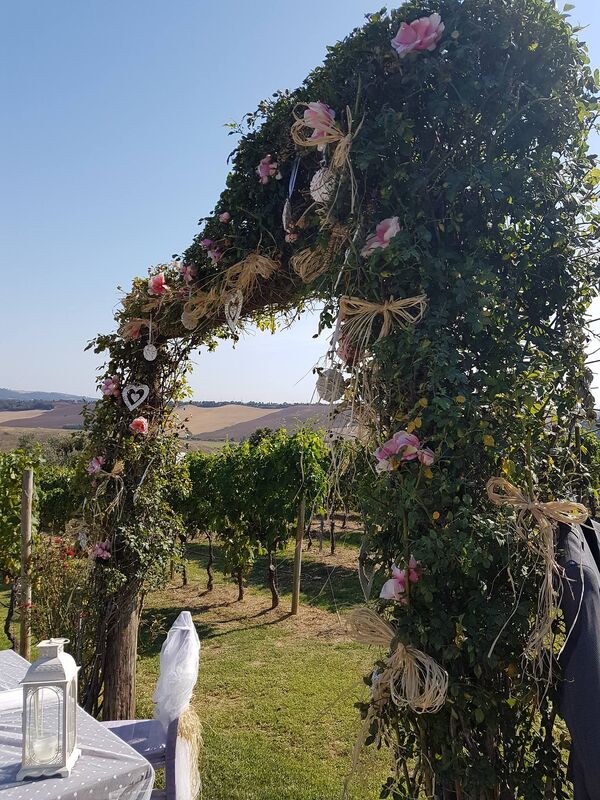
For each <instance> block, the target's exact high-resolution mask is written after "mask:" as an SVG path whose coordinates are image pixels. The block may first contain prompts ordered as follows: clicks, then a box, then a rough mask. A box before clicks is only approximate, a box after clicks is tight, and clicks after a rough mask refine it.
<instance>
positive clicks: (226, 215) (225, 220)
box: [219, 211, 231, 225]
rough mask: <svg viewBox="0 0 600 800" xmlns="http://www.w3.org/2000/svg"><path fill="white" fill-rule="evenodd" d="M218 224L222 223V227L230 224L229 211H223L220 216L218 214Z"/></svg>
mask: <svg viewBox="0 0 600 800" xmlns="http://www.w3.org/2000/svg"><path fill="white" fill-rule="evenodd" d="M219 222H222V223H223V225H227V224H228V223H229V222H231V214H230V213H229V211H223V213H222V214H219Z"/></svg>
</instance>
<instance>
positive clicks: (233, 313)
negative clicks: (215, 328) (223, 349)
mask: <svg viewBox="0 0 600 800" xmlns="http://www.w3.org/2000/svg"><path fill="white" fill-rule="evenodd" d="M243 302H244V295H243V293H242V290H241V289H237V290H236V291H235V292H232V294H230V295H229V297H228V298H227V300H226V302H225V319H226V321H227V324H228V325H229V330H230V331H231V332H232V333H233V335H234V336H237V324H238V322H239V319H240V315H241V313H242V305H243Z"/></svg>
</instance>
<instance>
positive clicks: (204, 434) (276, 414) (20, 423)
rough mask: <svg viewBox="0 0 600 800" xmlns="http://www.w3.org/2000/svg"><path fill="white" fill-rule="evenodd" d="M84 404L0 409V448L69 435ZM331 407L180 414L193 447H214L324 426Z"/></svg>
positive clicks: (188, 409) (228, 408)
mask: <svg viewBox="0 0 600 800" xmlns="http://www.w3.org/2000/svg"><path fill="white" fill-rule="evenodd" d="M82 409H83V403H79V402H69V401H62V400H61V401H57V402H56V403H54V406H53V408H52V409H50V410H48V411H42V410H38V409H35V410H31V409H30V410H26V411H21V410H19V411H0V450H2V451H6V450H10V449H12V448H14V447H16V446H17V444H18V442H19V439H20V438H21V437H23V436H27V437H29V438H33V439H34V440H35V441H45V440H46V439H48V438H49V437H51V436H56V435H59V434H62V435H65V436H68V435H69V433H70V432H71V431H73V430H77V429H80V428H81V427H82V425H83V419H82V416H81V413H82ZM327 411H328V407H327V406H325V405H316V404H308V403H306V404H302V403H300V404H298V405H292V406H286V407H284V408H283V407H282V408H277V407H275V408H256V407H255V406H247V405H244V404H243V403H228V404H223V405H221V406H214V407H208V408H205V407H200V406H195V405H190V404H186V405H183V406H181V407H180V408H179V409H178V410H177V413H178V415H179V418H180V419H181V422H182V424H184V425H185V428H186V431H187V433H184V434H183V436H182V438H183V439H185V440H186V442H187V444H188V446H189V448H190V449H192V450H195V449H203V450H204V449H205V450H214V448H215V447H218V446H219V445H218V443H219V442H223V441H226V440H233V441H240V440H241V439H245V438H247V437H248V436H250V434H252V433H253V432H254V431H255V430H256V429H257V428H263V427H266V428H273V429H276V428H287V429H288V430H291V431H293V430H295V429H296V428H298V427H299V426H301V425H305V424H310V425H314V427H321V426H323V425H324V424H325V420H326V416H327Z"/></svg>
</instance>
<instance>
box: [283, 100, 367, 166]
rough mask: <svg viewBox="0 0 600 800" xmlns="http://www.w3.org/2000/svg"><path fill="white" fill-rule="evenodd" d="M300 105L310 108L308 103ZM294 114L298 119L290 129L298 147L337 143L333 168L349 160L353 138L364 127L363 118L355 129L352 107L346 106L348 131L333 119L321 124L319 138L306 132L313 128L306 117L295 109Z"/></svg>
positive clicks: (332, 161)
mask: <svg viewBox="0 0 600 800" xmlns="http://www.w3.org/2000/svg"><path fill="white" fill-rule="evenodd" d="M299 106H300V107H301V108H308V103H299ZM294 116H295V118H296V119H295V121H294V123H293V124H292V128H291V130H290V135H291V137H292V140H293V141H294V143H295V144H297V145H298V147H320V146H321V145H324V144H335V145H336V148H335V151H334V153H333V156H332V158H331V168H332V169H340V167H342V166H343V165H344V164H345V163H346V162H347V159H348V155H349V153H350V148H351V146H352V140H353V139H354V137H355V136H356V135H357V134H358V132H359V131H360V129H361V127H362V120H361V122H360V123H359V124H358V126H357V127H356V129H355V130H354V131H353V130H352V126H353V124H354V123H353V120H352V112H351V111H350V107H349V106H346V124H347V128H348V130H347V132H346V133H344V131H343V130H342V129H341V128H340V126H339V125H338V124H337V123H336V122H333V120H332V121H331V123H330V124H329V125H320V126H319V133H320V134H321V135H320V136H319V138H318V139H313V138H311V136H308V135H307V133H306V131H307V130H310V131H311V132H312V130H313V128H311V126H310V125H307V124H306V122H305V121H304V118H303V117H301V116H298V114H297V113H296V111H294ZM311 135H312V133H311Z"/></svg>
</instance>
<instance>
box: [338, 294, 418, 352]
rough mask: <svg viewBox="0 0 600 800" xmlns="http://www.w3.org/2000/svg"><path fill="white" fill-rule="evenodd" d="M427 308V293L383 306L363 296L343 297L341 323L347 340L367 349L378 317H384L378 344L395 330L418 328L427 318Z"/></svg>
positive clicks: (388, 302)
mask: <svg viewBox="0 0 600 800" xmlns="http://www.w3.org/2000/svg"><path fill="white" fill-rule="evenodd" d="M426 308H427V297H426V295H424V294H420V295H417V296H416V297H405V298H402V299H400V300H394V298H391V299H389V300H386V301H385V302H383V303H374V302H371V301H370V300H363V299H362V298H360V297H342V298H341V300H340V320H341V322H342V323H343V326H344V327H343V330H344V337H345V338H346V339H347V341H349V342H351V343H352V344H355V345H357V346H359V347H361V348H362V347H365V346H366V344H368V342H369V340H370V338H371V334H372V331H373V325H374V323H375V320H376V319H377V318H378V317H382V325H381V330H380V331H379V335H378V337H377V341H379V340H380V339H383V338H384V336H387V335H388V334H389V333H391V332H392V330H393V329H394V328H400V329H401V330H405V329H406V328H408V327H410V326H411V325H416V324H417V323H418V322H420V321H421V319H422V318H423V314H424V313H425V309H426Z"/></svg>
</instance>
